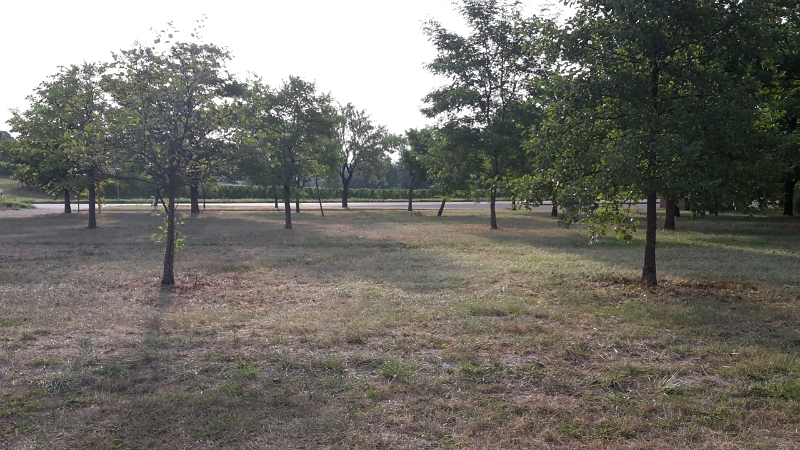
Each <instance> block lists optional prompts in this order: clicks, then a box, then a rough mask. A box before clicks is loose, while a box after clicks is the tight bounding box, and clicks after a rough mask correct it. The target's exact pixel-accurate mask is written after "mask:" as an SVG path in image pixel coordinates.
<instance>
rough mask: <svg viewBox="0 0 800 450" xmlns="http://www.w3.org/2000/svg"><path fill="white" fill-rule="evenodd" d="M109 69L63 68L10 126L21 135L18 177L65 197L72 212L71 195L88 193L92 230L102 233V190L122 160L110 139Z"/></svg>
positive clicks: (89, 66) (90, 65) (92, 66)
mask: <svg viewBox="0 0 800 450" xmlns="http://www.w3.org/2000/svg"><path fill="white" fill-rule="evenodd" d="M104 73H105V66H104V65H103V64H97V63H84V64H82V65H80V66H78V65H72V66H69V67H62V68H61V69H60V71H59V72H58V73H57V74H55V75H53V76H52V77H50V80H48V81H45V82H43V83H42V84H41V85H40V86H39V87H38V88H37V89H36V91H35V92H34V94H32V95H31V96H29V97H28V99H29V100H30V102H31V107H30V108H29V109H28V110H26V111H24V112H22V113H20V112H14V113H13V117H12V118H11V120H10V121H9V123H11V124H12V127H13V128H12V130H13V131H14V132H16V133H18V135H19V138H18V148H19V149H20V150H21V152H20V153H18V154H17V159H18V162H19V163H20V164H22V166H23V168H22V169H21V170H19V171H18V172H17V173H16V177H18V178H19V179H22V180H24V181H26V182H27V183H29V184H32V185H36V186H39V187H42V188H43V189H45V190H46V191H48V192H51V193H53V194H56V193H59V192H63V193H64V205H65V206H64V208H65V212H69V211H70V208H69V192H70V190H76V189H78V190H83V189H84V188H85V189H87V190H88V192H89V225H88V227H89V228H96V227H97V220H96V216H95V204H96V202H97V199H96V193H97V188H98V186H99V185H100V184H102V183H103V182H104V181H105V180H108V179H110V178H112V177H114V176H115V174H116V168H115V167H116V165H117V159H118V158H117V157H118V155H116V154H115V149H114V148H113V145H112V143H111V141H110V139H109V134H108V122H107V121H108V118H107V114H106V112H107V110H108V108H109V105H108V99H107V98H106V97H107V95H106V93H105V92H104V91H103V86H102V82H101V79H102V76H103V74H104Z"/></svg>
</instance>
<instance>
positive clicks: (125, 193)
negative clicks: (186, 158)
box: [105, 183, 442, 200]
mask: <svg viewBox="0 0 800 450" xmlns="http://www.w3.org/2000/svg"><path fill="white" fill-rule="evenodd" d="M277 189H278V198H279V199H282V198H283V191H282V189H281V188H280V187H278V188H277ZM300 192H301V193H300V198H301V199H315V198H317V190H316V188H313V187H307V188H302V189H301V191H300ZM154 194H155V188H154V187H153V186H152V185H149V184H145V183H136V184H134V183H127V184H125V183H123V184H121V185H120V186H119V198H121V199H133V198H149V197H151V196H152V195H154ZM199 194H200V197H201V198H202V197H204V198H207V199H215V200H245V199H272V198H274V197H275V188H274V187H272V186H257V185H245V184H209V185H205V186H202V187H201V189H200V192H199ZM179 196H180V197H183V198H188V197H189V188H188V187H187V188H185V189H184V191H183V192H181V193H180V194H179ZM319 196H320V197H322V199H323V200H340V199H341V198H342V188H340V187H321V188H319ZM441 196H442V194H441V192H440V191H439V190H437V189H415V190H414V198H440V197H441ZM105 198H106V199H107V200H113V199H115V198H117V186H115V185H114V184H110V185H108V186H106V188H105ZM348 198H349V199H353V200H402V199H407V198H408V189H367V188H350V190H349V193H348Z"/></svg>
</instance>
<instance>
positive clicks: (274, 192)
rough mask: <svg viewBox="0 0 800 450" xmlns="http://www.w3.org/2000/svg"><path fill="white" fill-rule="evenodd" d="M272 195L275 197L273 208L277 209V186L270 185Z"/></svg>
mask: <svg viewBox="0 0 800 450" xmlns="http://www.w3.org/2000/svg"><path fill="white" fill-rule="evenodd" d="M272 195H273V196H274V197H275V209H278V186H272Z"/></svg>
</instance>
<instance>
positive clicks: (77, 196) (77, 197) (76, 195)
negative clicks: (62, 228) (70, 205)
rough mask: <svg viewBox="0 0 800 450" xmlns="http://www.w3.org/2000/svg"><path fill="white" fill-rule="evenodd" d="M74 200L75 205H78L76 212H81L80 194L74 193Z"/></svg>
mask: <svg viewBox="0 0 800 450" xmlns="http://www.w3.org/2000/svg"><path fill="white" fill-rule="evenodd" d="M75 199H76V200H77V202H76V203H77V205H78V212H81V193H80V192H76V193H75Z"/></svg>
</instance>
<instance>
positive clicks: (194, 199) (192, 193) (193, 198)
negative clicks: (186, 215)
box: [189, 183, 200, 214]
mask: <svg viewBox="0 0 800 450" xmlns="http://www.w3.org/2000/svg"><path fill="white" fill-rule="evenodd" d="M189 199H190V202H191V208H190V212H191V213H192V214H200V196H199V195H198V192H197V183H192V184H190V185H189Z"/></svg>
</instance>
